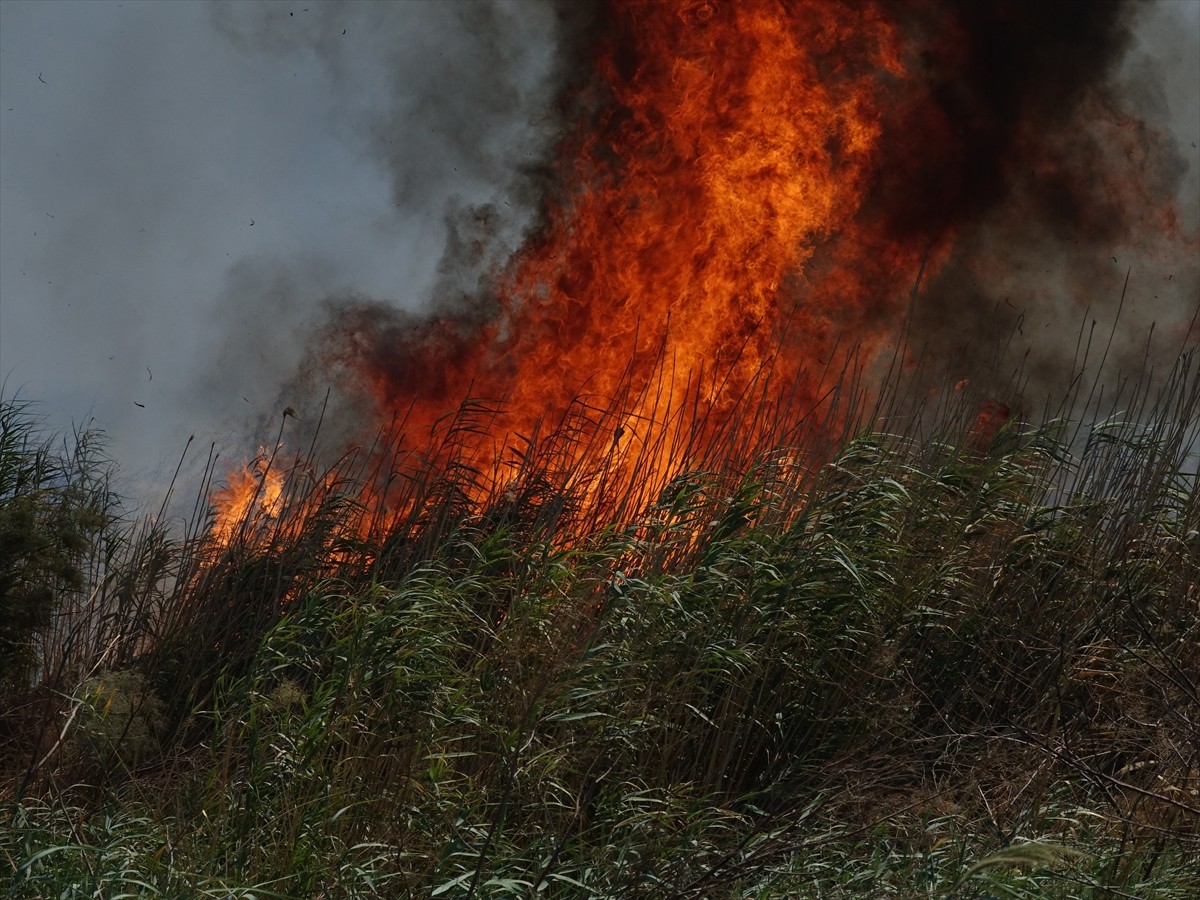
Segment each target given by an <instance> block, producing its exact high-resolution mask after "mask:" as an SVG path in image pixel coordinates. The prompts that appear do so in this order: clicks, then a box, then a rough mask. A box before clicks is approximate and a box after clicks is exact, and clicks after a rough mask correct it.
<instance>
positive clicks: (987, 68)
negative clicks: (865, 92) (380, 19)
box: [289, 0, 1200, 418]
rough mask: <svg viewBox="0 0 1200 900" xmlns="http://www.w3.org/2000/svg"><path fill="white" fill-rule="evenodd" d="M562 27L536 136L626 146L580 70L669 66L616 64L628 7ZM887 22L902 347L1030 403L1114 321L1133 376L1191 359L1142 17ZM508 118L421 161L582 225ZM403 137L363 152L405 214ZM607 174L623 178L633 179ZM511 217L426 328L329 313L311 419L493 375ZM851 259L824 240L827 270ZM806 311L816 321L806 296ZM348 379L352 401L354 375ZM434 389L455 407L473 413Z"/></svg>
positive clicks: (350, 303) (1190, 235)
mask: <svg viewBox="0 0 1200 900" xmlns="http://www.w3.org/2000/svg"><path fill="white" fill-rule="evenodd" d="M793 6H794V10H795V15H797V16H802V15H804V14H805V9H806V5H805V4H803V3H795V4H793ZM570 8H571V7H570V5H565V6H563V7H556V8H555V9H556V12H557V13H558V15H557V18H556V22H557V28H558V38H557V39H558V40H559V42H560V43H559V44H558V47H559V50H558V63H557V64H556V65H555V66H554V67H552V70H553V72H554V78H555V79H557V81H556V85H557V87H556V97H557V99H556V100H555V101H554V102H553V103H551V104H548V105H547V117H546V118H545V120H544V121H543V123H542V125H543V130H542V132H541V133H542V136H543V138H544V140H545V145H544V146H545V147H546V148H550V147H552V145H553V135H554V134H555V133H562V132H563V131H564V129H565V128H566V127H567V126H570V125H573V124H576V123H577V122H578V121H581V120H582V121H584V122H587V121H595V122H605V123H608V124H609V126H610V127H619V126H620V123H621V121H622V117H621V111H620V110H614V109H606V108H605V104H606V103H607V102H609V101H608V100H607V99H606V94H605V91H604V86H603V85H601V84H593V83H591V82H590V81H589V80H588V71H587V68H586V63H587V61H588V60H589V59H591V58H593V56H594V55H595V53H594V51H590V50H589V49H588V48H589V45H590V46H593V47H599V46H609V47H611V46H614V45H615V46H617V48H618V52H617V53H615V54H614V56H615V58H616V60H617V69H618V77H625V78H633V77H634V75H635V73H636V72H637V71H638V67H639V66H644V65H648V64H651V63H654V64H661V63H662V62H663V61H661V60H657V61H648V60H644V59H638V58H637V56H636V54H635V53H633V52H630V53H622V52H620V48H621V47H622V46H624V45H625V44H628V45H629V46H630V47H632V46H633V41H632V40H631V39H629V35H628V34H625V33H624V32H623V29H631V28H636V23H637V14H636V9H637V7H636V5H634V6H633V7H629V5H627V4H623V3H615V2H614V3H610V4H601V5H599V6H598V7H596V8H595V9H591V10H589V11H588V12H587V13H586V14H577V15H575V16H574V17H568V16H564V15H563V10H565V9H570ZM630 8H632V9H633V10H634V12H630V11H629V10H630ZM877 8H878V10H879V12H880V14H882V15H884V16H886V17H888V18H890V19H891V20H893V21H894V22H895V23H896V25H897V27H899V28H900V29H902V31H903V32H904V34H905V35H906V36H907V38H908V40H907V43H906V46H907V47H909V48H910V50H909V58H908V59H906V60H905V63H906V66H907V68H908V70H909V71H910V72H915V73H918V74H919V78H917V79H916V80H915V82H914V81H909V82H907V83H905V84H903V85H899V84H897V85H896V86H895V90H894V94H893V99H894V103H893V104H892V105H891V106H889V107H888V109H887V112H886V114H885V118H884V123H883V125H884V133H883V138H882V144H881V148H880V152H881V154H882V156H883V158H884V159H885V160H886V164H885V165H884V166H883V168H882V170H881V172H880V176H879V180H878V183H877V184H875V185H874V187H873V190H872V192H871V194H870V197H869V198H868V200H867V202H866V204H865V206H864V208H863V210H862V211H861V213H860V216H861V217H862V218H863V219H864V221H870V222H874V223H877V224H878V225H880V228H879V229H878V230H879V231H881V232H882V233H885V234H889V235H892V236H903V237H906V238H913V239H917V240H920V241H922V242H924V243H925V244H927V245H928V247H929V250H930V255H931V258H932V259H934V260H935V261H936V263H937V264H936V266H931V271H934V272H935V273H936V274H934V275H933V276H932V277H929V278H927V279H926V281H925V283H924V284H923V285H922V290H921V292H920V296H919V298H918V300H917V302H916V306H915V309H914V310H913V311H912V316H911V319H910V320H909V322H908V327H909V336H908V340H909V342H910V345H911V346H912V347H914V348H917V347H923V348H926V349H927V350H928V352H929V353H930V354H931V355H932V357H933V358H934V359H935V360H937V361H938V363H939V364H940V365H942V366H944V367H945V368H946V370H947V371H949V372H951V373H954V372H967V371H971V370H973V369H974V368H975V367H976V365H977V364H978V363H979V362H980V359H981V357H984V356H988V355H990V354H992V353H993V352H994V349H995V347H996V346H997V343H998V341H1001V340H1003V339H1004V338H1005V336H1010V337H1011V345H1012V350H1013V359H1014V360H1018V361H1023V362H1022V365H1023V366H1024V371H1023V381H1022V382H1021V390H1022V391H1024V392H1026V393H1027V394H1028V395H1029V397H1030V398H1031V399H1033V398H1035V396H1036V395H1039V394H1040V393H1042V392H1045V391H1053V390H1057V389H1059V388H1061V387H1062V386H1063V384H1064V382H1065V381H1066V380H1068V379H1069V377H1070V375H1071V369H1072V366H1073V365H1075V363H1076V347H1075V343H1076V341H1075V337H1076V335H1078V334H1079V333H1080V330H1081V328H1083V329H1084V330H1085V331H1086V329H1088V328H1089V327H1090V325H1089V323H1091V322H1093V321H1095V322H1097V323H1099V326H1100V327H1101V328H1102V329H1107V328H1109V327H1113V322H1114V320H1115V315H1116V309H1117V307H1118V305H1122V312H1121V320H1120V322H1119V323H1118V324H1117V325H1116V326H1115V327H1116V328H1117V331H1116V334H1115V340H1114V341H1113V346H1112V349H1111V352H1110V354H1109V362H1110V363H1115V364H1116V366H1118V367H1120V366H1125V367H1134V366H1140V365H1141V363H1142V361H1143V359H1144V356H1145V354H1146V352H1147V346H1148V345H1147V338H1148V336H1149V334H1150V333H1151V330H1152V326H1154V333H1155V335H1156V339H1157V343H1154V344H1153V345H1150V347H1151V349H1150V353H1151V357H1152V359H1155V358H1160V357H1161V358H1165V359H1169V358H1170V357H1171V356H1172V355H1173V354H1174V353H1176V352H1178V351H1179V350H1180V349H1181V348H1183V347H1184V346H1185V345H1187V344H1188V343H1189V342H1190V343H1194V342H1195V340H1196V334H1195V332H1194V331H1191V330H1190V327H1191V323H1192V320H1193V317H1194V314H1195V311H1196V304H1197V296H1198V293H1197V291H1198V278H1200V274H1198V271H1197V266H1196V264H1195V260H1196V251H1197V246H1198V245H1197V238H1196V234H1195V231H1194V227H1195V226H1194V223H1193V224H1192V225H1190V226H1189V225H1188V220H1187V218H1186V216H1182V215H1181V212H1180V210H1179V207H1178V204H1177V202H1176V197H1177V195H1178V193H1179V188H1180V185H1181V183H1182V181H1183V179H1184V177H1185V175H1186V173H1187V165H1186V162H1185V161H1184V160H1183V158H1182V157H1181V155H1180V154H1179V152H1178V150H1177V148H1176V147H1175V146H1173V144H1172V142H1171V140H1170V138H1169V137H1168V135H1167V134H1166V132H1165V131H1164V130H1163V129H1162V127H1161V123H1154V122H1149V121H1146V120H1145V119H1144V118H1143V117H1142V116H1141V115H1140V112H1141V111H1140V110H1139V109H1138V107H1137V106H1136V105H1135V103H1134V100H1135V98H1137V97H1139V96H1145V95H1146V94H1147V92H1150V93H1152V92H1153V88H1152V87H1148V85H1149V84H1151V83H1152V82H1153V79H1154V78H1155V77H1157V75H1156V73H1154V72H1153V71H1147V70H1146V69H1145V68H1144V67H1143V69H1142V70H1141V71H1139V72H1136V73H1135V74H1134V75H1132V76H1131V75H1130V74H1129V73H1128V72H1125V71H1123V70H1122V64H1123V63H1124V61H1125V60H1126V59H1127V56H1128V53H1129V52H1130V48H1131V45H1132V42H1133V28H1134V25H1135V24H1136V21H1137V17H1138V15H1139V14H1140V12H1141V7H1140V6H1139V5H1138V4H1133V3H1117V2H1096V0H1067V2H1059V3H1028V2H1017V0H957V2H945V0H883V2H881V3H879V4H878V7H877ZM493 14H494V11H493V10H492V8H490V7H471V9H470V12H469V13H468V14H466V18H465V19H464V21H473V22H474V23H475V24H474V25H473V26H472V27H473V28H474V29H475V30H476V31H478V32H488V33H490V31H489V29H491V27H492V24H493V23H491V22H490V21H489V19H488V17H489V16H491V15H493ZM472 17H477V20H476V19H473V18H472ZM320 52H328V51H325V50H321V51H320ZM506 52H507V51H506V50H505V48H503V47H499V46H486V53H485V57H486V61H485V63H484V64H485V66H486V67H487V68H489V69H494V70H495V71H496V72H498V73H503V72H504V71H505V70H506V69H505V67H506V65H508V64H509V62H510V59H509V57H508V56H506ZM331 64H333V65H335V66H336V65H337V60H336V56H334V57H333V63H331ZM830 64H831V65H835V64H836V61H831V63H830ZM880 78H881V79H886V78H887V76H885V75H882V74H881V75H880ZM426 87H428V86H426ZM397 96H400V92H399V91H398V90H397ZM514 109H515V106H514V105H513V103H512V94H511V91H510V90H509V89H508V88H506V87H505V85H504V84H503V83H502V82H501V83H498V84H496V85H494V86H492V87H490V88H489V90H488V91H487V92H485V94H484V95H482V96H481V97H477V98H461V97H456V98H452V99H451V101H450V103H449V110H448V114H449V116H450V121H452V122H453V123H454V124H453V126H450V125H447V127H446V129H445V130H444V131H437V130H435V131H434V133H433V135H432V136H431V137H430V138H429V140H432V141H435V142H436V143H437V145H438V146H442V142H445V147H446V149H445V152H446V153H450V154H462V158H463V159H464V161H465V160H470V161H471V164H472V165H473V166H475V167H476V168H478V169H479V171H480V172H481V173H482V177H484V178H489V179H494V180H495V181H496V182H497V183H501V184H505V185H506V187H505V188H504V190H503V191H502V192H501V193H502V195H503V196H505V197H508V198H510V199H512V200H517V199H519V201H520V202H521V203H523V204H526V205H527V207H528V208H531V209H534V210H541V211H544V210H545V209H547V208H549V207H550V206H553V205H555V204H567V203H569V196H567V195H566V194H565V192H566V191H568V190H569V189H570V186H569V185H564V184H563V183H561V182H559V181H557V180H556V179H555V178H554V177H552V176H551V175H550V174H548V172H549V171H550V170H549V168H548V166H547V162H548V159H549V154H544V155H542V156H539V157H537V158H534V159H524V158H516V157H514V156H513V155H512V154H506V153H494V152H490V151H488V150H487V148H488V147H489V143H488V141H489V138H488V133H487V132H488V129H489V128H490V127H491V126H490V125H489V126H488V127H486V128H482V129H481V128H480V125H479V122H480V120H478V119H477V118H476V116H478V115H480V111H481V110H482V116H483V119H482V121H485V122H486V121H491V122H492V123H493V124H495V125H497V126H499V124H500V123H502V122H503V121H505V120H506V119H507V117H509V116H511V115H512V113H513V110H514ZM551 110H553V113H551ZM489 117H492V118H489ZM581 117H582V118H581ZM402 119H403V117H400V116H397V117H396V118H395V119H388V120H386V121H383V122H380V123H378V126H379V127H378V128H376V129H374V130H373V131H371V132H370V133H371V135H372V138H371V147H372V152H373V153H375V154H376V155H377V157H378V158H379V159H381V160H383V161H384V162H385V163H386V164H387V165H388V166H389V167H390V168H391V169H392V170H393V171H395V172H396V173H397V176H396V178H395V181H394V190H395V197H396V200H397V202H406V201H407V200H408V199H409V198H411V197H413V196H414V195H419V193H420V191H421V184H422V180H421V176H420V175H417V176H414V175H413V170H412V169H411V167H409V166H408V164H407V163H406V162H405V158H403V156H402V154H401V151H400V150H398V149H397V148H396V145H395V144H394V143H392V142H391V141H390V139H388V138H387V137H386V136H387V135H389V134H394V133H395V125H396V122H399V121H402ZM613 123H616V126H613ZM424 139H425V138H423V137H422V138H417V140H418V141H420V140H424ZM427 149H428V148H427ZM560 152H561V151H560ZM480 154H482V155H480ZM613 166H614V169H615V170H619V166H620V161H619V160H614V161H613ZM567 168H569V166H568V167H567ZM504 202H508V201H504ZM502 205H503V204H500V205H497V204H494V203H492V204H488V203H484V204H477V203H476V204H461V205H459V206H457V207H454V208H452V209H451V210H449V211H448V212H447V234H448V239H447V241H446V245H445V249H444V251H443V256H442V262H441V264H440V266H439V280H438V283H437V284H436V285H435V286H434V288H433V290H432V292H431V294H430V296H429V297H427V298H425V301H424V303H422V304H421V306H420V308H414V307H412V306H409V305H407V304H397V303H395V302H394V301H379V300H375V299H369V298H364V297H362V296H361V295H359V294H353V293H350V292H346V293H343V294H341V295H340V296H338V295H336V294H335V295H333V296H331V297H330V299H329V300H328V301H327V307H326V308H327V312H328V318H327V319H326V320H325V321H324V322H323V323H322V324H321V325H320V326H319V327H317V328H316V330H315V331H314V333H313V339H312V343H311V344H310V353H309V355H308V356H307V358H306V360H305V362H304V363H302V375H301V377H300V378H299V379H298V380H297V381H296V382H294V383H293V384H292V386H291V388H290V389H289V391H290V392H292V393H295V392H301V391H308V392H309V393H310V398H309V399H308V401H307V402H310V403H311V402H312V400H311V396H312V395H315V393H317V392H316V391H314V388H316V387H317V384H316V382H319V381H322V377H323V376H326V375H327V374H328V373H329V371H330V369H329V366H330V362H331V360H337V359H347V358H355V359H358V360H365V361H366V365H365V368H366V369H367V370H368V371H371V372H375V373H383V376H382V377H386V378H387V379H389V381H391V382H392V383H394V384H401V385H403V384H409V383H415V382H417V381H420V382H421V383H422V385H423V389H424V390H426V391H429V390H433V391H434V392H435V393H436V392H437V391H438V390H439V389H438V387H437V385H438V383H439V382H438V380H437V378H436V377H435V378H433V379H432V380H430V379H429V378H428V377H427V373H428V372H429V371H430V370H432V369H437V368H438V367H444V368H446V369H448V370H453V371H467V372H470V371H472V367H474V366H478V365H482V364H483V363H482V362H481V359H482V357H481V354H482V353H483V348H482V347H481V346H480V336H481V335H487V334H489V332H488V328H489V327H491V325H492V324H493V323H495V322H496V321H497V315H498V312H499V309H498V307H497V306H496V298H495V295H494V290H493V286H494V284H495V279H496V278H497V277H498V276H499V274H500V273H501V272H502V271H503V267H504V265H505V261H506V260H507V259H509V258H510V256H511V254H512V253H513V252H514V250H515V249H516V247H517V245H518V244H519V242H520V241H521V240H537V239H538V236H537V223H538V221H539V217H538V215H537V214H535V215H534V217H533V218H532V219H529V220H527V225H526V230H525V231H523V232H519V233H518V232H514V231H513V230H511V228H507V229H506V223H507V220H506V219H505V217H504V215H503V209H502ZM838 239H839V238H838V236H836V235H835V236H831V238H830V247H831V248H832V247H836V244H837V241H838ZM594 252H595V253H597V254H603V252H604V248H603V247H596V248H594ZM834 256H835V257H836V254H835V255H834ZM821 259H822V254H821V253H818V254H817V256H816V257H815V259H814V261H813V262H812V263H811V264H810V267H811V269H812V273H815V274H812V273H810V280H811V278H812V277H819V269H820V265H821ZM915 274H916V273H913V276H914V277H915ZM1127 275H1128V276H1129V285H1130V290H1129V291H1128V293H1127V294H1126V295H1125V297H1124V302H1123V304H1122V294H1123V288H1124V284H1125V280H1126V276H1127ZM795 299H796V302H797V304H799V305H801V306H802V305H803V303H804V296H803V291H802V290H800V291H799V292H798V295H797V296H796V298H795ZM517 302H519V299H518V301H517ZM403 306H408V308H407V309H404V308H402V307H403ZM898 308H899V305H898V304H897V303H896V302H895V300H894V298H882V297H881V298H879V300H878V302H877V307H876V311H875V313H874V315H875V316H876V317H877V318H878V319H879V321H876V322H872V323H870V324H871V325H872V326H873V327H876V328H880V327H882V328H892V329H895V328H899V327H900V324H901V321H900V320H901V316H900V315H899V314H898ZM900 312H903V310H900ZM847 338H848V339H849V340H851V341H852V340H853V334H850V335H847ZM490 339H491V340H493V341H502V340H503V339H504V335H503V334H493V335H490ZM418 371H419V372H420V373H421V375H422V377H421V378H420V379H418V378H416V377H415V376H414V374H413V373H416V372H418ZM341 374H342V375H343V376H344V377H345V378H346V379H347V380H348V381H349V382H352V381H353V377H354V376H353V373H351V372H342V373H341ZM313 376H317V377H316V378H314V377H313ZM326 380H327V379H326ZM348 386H349V388H350V390H349V392H348V400H349V401H350V402H349V404H348V406H347V409H355V412H354V416H352V417H351V418H354V417H357V416H359V415H361V414H364V413H366V411H367V409H366V406H363V407H360V408H357V409H356V408H355V403H354V386H353V384H349V385H348ZM442 387H443V389H444V393H445V397H444V399H445V401H446V403H447V406H448V407H449V406H452V405H453V404H454V403H455V402H456V401H457V400H458V399H461V398H458V397H455V396H452V395H451V394H452V392H451V391H450V390H449V388H447V387H446V385H445V384H443V386H442ZM1014 390H1015V389H1014ZM292 393H289V398H290V399H291V402H296V400H295V399H294V398H293V397H292ZM363 402H365V401H363Z"/></svg>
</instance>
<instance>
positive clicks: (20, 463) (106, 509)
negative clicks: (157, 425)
mask: <svg viewBox="0 0 1200 900" xmlns="http://www.w3.org/2000/svg"><path fill="white" fill-rule="evenodd" d="M101 451H102V445H101V442H100V440H99V436H98V435H97V434H96V433H95V432H90V431H83V432H77V433H76V434H75V435H74V437H73V440H72V441H70V442H64V443H63V444H62V446H61V447H60V446H58V441H57V439H56V438H54V437H48V436H44V435H43V434H42V433H41V431H40V429H39V427H38V423H37V420H36V419H35V418H34V417H33V416H32V415H31V413H30V410H29V407H28V406H27V405H26V404H23V403H19V402H17V401H15V400H10V399H8V398H5V397H0V683H3V682H7V683H9V684H10V685H12V686H18V687H19V686H22V685H23V684H24V683H25V682H26V680H27V679H28V678H29V673H30V667H31V666H32V664H33V663H34V661H35V658H36V657H35V655H34V652H33V646H32V641H33V637H34V635H35V634H36V633H37V632H39V631H41V630H44V629H46V628H48V627H49V625H50V623H51V621H52V620H53V617H54V614H55V611H56V610H57V609H58V607H59V605H60V604H61V602H62V600H63V597H64V595H65V594H70V593H80V592H82V591H84V590H86V589H87V588H88V576H89V575H90V572H91V563H92V560H93V553H94V551H95V549H96V547H97V545H98V543H99V541H100V540H101V538H102V536H103V535H104V533H105V531H106V529H108V528H109V527H110V526H111V525H112V523H113V522H114V519H115V518H116V515H117V513H116V501H115V498H114V497H113V495H112V493H111V492H110V490H109V487H108V471H107V467H106V463H105V461H104V459H103V457H102V455H101Z"/></svg>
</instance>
